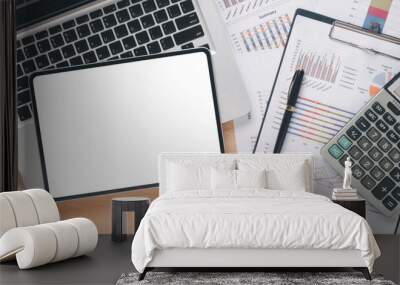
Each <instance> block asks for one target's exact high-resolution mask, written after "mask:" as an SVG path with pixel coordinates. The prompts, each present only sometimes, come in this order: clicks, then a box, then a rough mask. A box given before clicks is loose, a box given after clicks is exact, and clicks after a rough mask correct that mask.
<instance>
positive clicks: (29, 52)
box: [24, 45, 38, 58]
mask: <svg viewBox="0 0 400 285" xmlns="http://www.w3.org/2000/svg"><path fill="white" fill-rule="evenodd" d="M24 52H25V56H26V58H31V57H34V56H37V55H38V51H37V48H36V46H35V45H29V46H26V47H24Z"/></svg>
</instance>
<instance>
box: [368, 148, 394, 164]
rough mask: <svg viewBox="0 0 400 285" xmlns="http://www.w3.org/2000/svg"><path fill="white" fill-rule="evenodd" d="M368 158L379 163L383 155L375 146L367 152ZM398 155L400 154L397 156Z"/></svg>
mask: <svg viewBox="0 0 400 285" xmlns="http://www.w3.org/2000/svg"><path fill="white" fill-rule="evenodd" d="M368 154H369V157H371V158H372V159H373V160H375V161H379V160H380V159H381V158H382V157H383V153H382V152H381V151H379V149H377V148H376V147H375V146H374V147H373V148H372V149H371V150H370V151H369V152H368ZM399 155H400V154H399Z"/></svg>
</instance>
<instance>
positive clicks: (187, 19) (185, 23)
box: [175, 13, 369, 124]
mask: <svg viewBox="0 0 400 285" xmlns="http://www.w3.org/2000/svg"><path fill="white" fill-rule="evenodd" d="M175 23H176V26H177V27H178V30H182V29H186V28H188V27H190V26H193V25H195V24H198V23H199V18H198V17H197V15H196V13H190V14H187V15H185V16H182V17H179V18H177V19H176V20H175ZM364 120H365V119H364ZM368 124H369V123H368Z"/></svg>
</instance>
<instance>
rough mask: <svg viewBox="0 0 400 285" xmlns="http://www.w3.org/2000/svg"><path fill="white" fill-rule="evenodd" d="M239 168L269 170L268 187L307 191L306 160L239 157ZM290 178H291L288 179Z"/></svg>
mask: <svg viewBox="0 0 400 285" xmlns="http://www.w3.org/2000/svg"><path fill="white" fill-rule="evenodd" d="M238 169H239V170H254V169H258V170H263V169H265V170H267V181H268V184H267V188H268V189H273V190H288V191H306V189H307V188H308V187H307V183H310V182H309V181H307V179H306V177H307V176H309V175H307V172H308V171H310V170H308V169H307V168H306V164H305V161H304V160H295V159H281V160H273V161H272V160H269V159H239V160H238ZM288 178H290V179H288Z"/></svg>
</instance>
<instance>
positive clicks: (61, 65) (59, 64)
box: [56, 60, 69, 68]
mask: <svg viewBox="0 0 400 285" xmlns="http://www.w3.org/2000/svg"><path fill="white" fill-rule="evenodd" d="M56 66H57V68H62V67H68V66H69V64H68V61H66V60H64V61H62V62H59V63H57V64H56Z"/></svg>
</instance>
